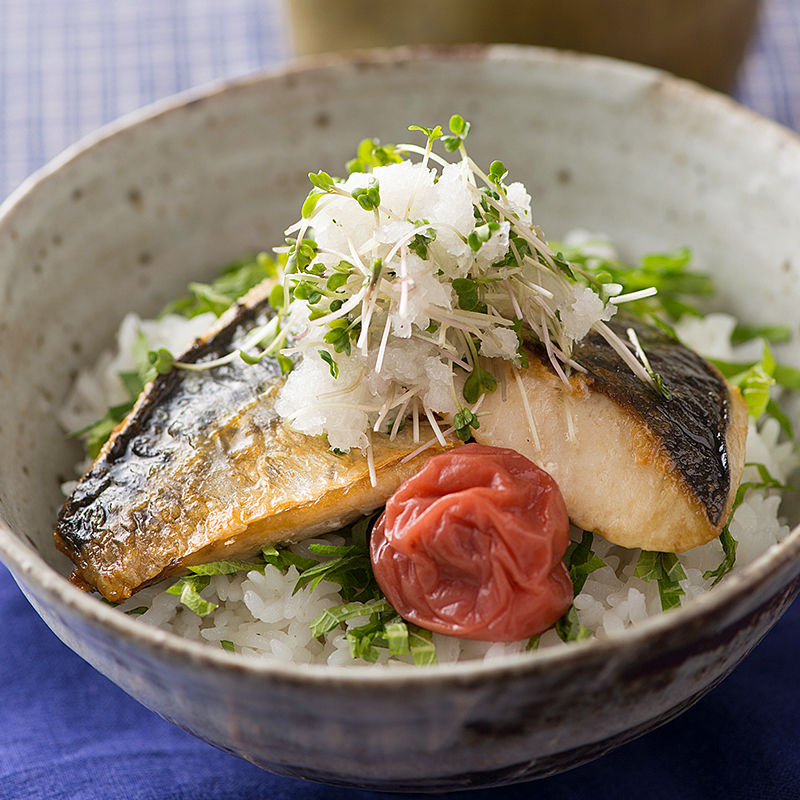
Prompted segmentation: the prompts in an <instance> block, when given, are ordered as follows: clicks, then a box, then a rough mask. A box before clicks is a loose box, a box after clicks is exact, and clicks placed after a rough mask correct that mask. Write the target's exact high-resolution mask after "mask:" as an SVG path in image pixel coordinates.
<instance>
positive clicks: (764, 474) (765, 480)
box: [703, 463, 792, 586]
mask: <svg viewBox="0 0 800 800" xmlns="http://www.w3.org/2000/svg"><path fill="white" fill-rule="evenodd" d="M746 466H748V467H755V468H756V470H758V475H759V478H760V480H757V481H742V483H740V484H739V488H738V489H737V490H736V497H735V498H734V500H733V506H732V507H731V513H730V516H729V517H728V521H727V523H726V524H725V527H724V528H723V529H722V533H721V534H720V535H719V541H720V544H721V545H722V552H723V557H722V561H721V562H720V564H719V566H718V567H717V568H716V569H710V570H706V572H704V573H703V577H704V578H705V579H706V580H708V579H709V578H714V581H713V583H712V584H711V585H712V586H716V585H717V584H718V583H719V582H720V581H721V580H722V579H723V578H724V577H725V576H726V575H727V574H728V573H729V572H730V571H731V570H732V569H733V566H734V564H735V563H736V540H735V539H734V538H733V536H731V533H730V524H731V520H732V519H733V515H734V513H735V512H736V509H737V508H739V506H740V505H741V504H742V503H743V502H744V498H745V495H746V494H747V492H748V491H749V490H750V489H777V490H778V491H786V490H789V489H791V488H792V487H791V486H786V485H785V484H783V483H781V482H780V481H778V480H776V479H775V478H773V477H772V475H770V473H769V470H768V469H767V467H766V466H765V465H764V464H757V463H748V464H747V465H746Z"/></svg>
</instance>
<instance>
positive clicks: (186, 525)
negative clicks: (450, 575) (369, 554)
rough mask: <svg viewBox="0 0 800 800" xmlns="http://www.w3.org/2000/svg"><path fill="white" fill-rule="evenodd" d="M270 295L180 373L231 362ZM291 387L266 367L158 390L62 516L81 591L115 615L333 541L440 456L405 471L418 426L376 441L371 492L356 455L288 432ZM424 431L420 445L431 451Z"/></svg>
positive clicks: (234, 312)
mask: <svg viewBox="0 0 800 800" xmlns="http://www.w3.org/2000/svg"><path fill="white" fill-rule="evenodd" d="M272 285H273V284H272V283H269V282H267V283H265V284H262V285H260V286H258V287H256V288H255V289H254V290H252V291H251V292H250V293H249V294H248V295H247V296H245V298H243V299H242V300H240V301H239V303H237V304H236V305H235V306H234V307H232V308H231V309H230V310H229V311H228V312H226V314H225V315H223V317H221V318H220V320H219V321H218V323H217V325H215V327H214V328H213V329H212V330H211V331H210V332H209V333H208V334H207V336H206V337H204V338H203V339H202V340H200V341H198V342H195V344H194V345H193V346H192V347H191V348H190V349H189V350H188V351H187V353H185V354H184V355H183V356H181V358H180V360H181V361H184V362H200V361H203V360H208V359H210V358H214V357H218V356H219V355H224V354H225V353H227V352H229V350H230V349H231V348H232V347H234V346H235V343H236V341H238V340H239V339H240V338H241V336H242V335H243V334H244V333H245V332H246V331H247V330H249V329H251V328H252V327H253V326H254V325H256V324H261V323H263V322H264V321H266V320H267V319H268V318H269V317H270V316H271V315H272V313H273V312H272V311H271V309H270V307H269V305H268V301H267V298H268V295H269V290H270V288H271V286H272ZM281 382H282V375H281V372H280V369H279V367H278V364H277V362H276V361H275V360H274V359H269V358H266V359H263V360H262V361H261V362H260V363H259V364H256V365H247V364H245V363H244V362H243V361H241V360H240V359H238V358H237V359H236V360H234V361H233V362H231V363H230V364H228V365H225V366H221V367H215V368H213V369H212V370H209V371H204V372H200V373H197V372H190V371H186V370H180V369H176V368H174V369H173V370H172V371H170V372H169V373H168V374H166V375H161V376H158V377H157V378H156V379H155V380H154V381H153V382H152V383H151V384H150V386H149V387H148V388H147V389H146V390H145V391H144V392H143V393H142V395H141V396H140V398H139V400H138V401H137V403H136V405H135V407H134V409H133V410H132V411H131V413H130V414H129V416H128V417H127V418H126V419H125V420H124V421H123V422H122V423H121V424H120V426H118V428H117V429H116V430H115V431H114V433H113V434H112V436H111V438H110V439H109V441H108V442H107V443H106V445H105V446H104V448H103V450H102V451H101V453H100V454H99V455H98V458H97V459H96V461H95V462H94V463H93V464H92V466H91V468H90V469H89V471H88V472H87V473H86V474H85V475H84V476H83V478H82V479H81V480H80V481H79V482H78V485H77V487H76V489H75V491H74V492H73V494H72V496H71V497H70V499H69V500H68V501H67V503H66V504H65V505H64V507H63V508H62V510H61V512H60V514H59V517H58V521H57V525H56V531H55V534H54V536H55V542H56V546H57V547H58V548H59V549H60V550H61V551H62V552H64V553H65V554H66V555H67V556H69V557H70V558H71V559H72V560H73V562H74V563H75V565H76V569H75V571H74V572H73V574H72V580H73V582H74V583H76V584H77V585H80V586H82V588H89V589H92V588H94V589H97V590H98V591H99V592H100V593H101V594H102V595H103V596H104V597H105V598H106V599H108V600H111V601H113V602H119V601H122V600H125V599H126V598H128V597H130V595H131V594H133V593H134V592H135V591H137V590H138V589H139V588H141V587H142V586H144V585H146V584H148V583H152V582H154V581H156V580H159V579H161V578H164V577H167V576H170V575H177V574H182V573H184V572H185V571H186V568H187V567H188V566H192V565H196V564H202V563H207V562H209V561H216V560H221V559H230V558H239V557H245V556H248V555H252V554H254V553H256V552H258V551H259V549H260V548H261V547H262V546H265V545H268V544H273V543H276V542H279V541H280V542H285V541H292V540H298V539H302V538H307V537H309V536H313V535H316V534H319V533H323V532H327V531H330V530H335V529H337V528H340V527H342V526H343V525H345V524H347V523H349V522H351V521H352V520H354V519H356V518H358V517H359V516H361V515H363V514H366V513H368V512H370V511H372V510H374V509H375V508H378V507H379V506H381V505H383V503H384V502H385V501H386V498H387V497H388V496H389V495H391V494H392V493H393V492H394V491H395V489H396V488H397V487H398V486H399V485H400V484H401V483H402V482H403V481H404V480H406V478H408V477H410V476H411V475H413V474H414V473H416V472H417V471H418V470H419V468H420V466H421V465H422V463H423V462H424V460H425V459H426V458H427V457H428V456H429V455H431V454H432V453H436V452H441V450H442V449H443V448H441V447H440V446H438V445H434V446H432V447H431V448H430V449H429V450H427V451H425V452H424V453H422V454H420V455H417V456H415V457H414V458H412V459H407V457H408V456H409V455H410V454H411V453H412V452H413V451H415V450H417V449H419V445H418V444H417V443H415V442H414V441H413V440H412V433H411V431H410V430H409V429H410V427H411V426H408V427H407V428H406V430H404V431H401V432H400V433H398V435H397V437H396V439H395V440H394V441H390V440H389V438H388V436H385V435H378V434H375V435H373V453H374V460H375V472H376V476H377V485H376V486H374V487H373V486H371V485H370V480H369V473H368V465H367V459H366V457H365V456H363V455H362V454H361V453H360V452H351V453H349V454H346V455H337V454H334V453H333V452H332V451H331V450H330V447H329V445H328V443H327V441H326V440H325V439H324V438H322V437H313V436H306V435H304V434H301V433H297V432H295V431H292V430H290V429H289V428H288V427H286V426H285V425H283V424H282V422H281V420H280V417H279V416H278V414H277V413H276V411H275V409H274V401H275V396H276V394H277V392H278V389H279V387H280V385H281ZM420 428H421V431H420V434H421V441H423V442H424V441H426V440H427V439H428V438H433V433H432V432H431V431H430V429H429V428H428V427H427V425H421V426H420Z"/></svg>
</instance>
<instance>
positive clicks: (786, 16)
mask: <svg viewBox="0 0 800 800" xmlns="http://www.w3.org/2000/svg"><path fill="white" fill-rule="evenodd" d="M283 12H284V6H283V3H282V2H281V0H224V2H220V0H0V198H2V197H5V196H6V195H7V194H8V193H9V192H10V191H11V190H12V189H13V188H14V187H15V186H16V185H17V184H19V183H20V182H21V181H22V179H23V178H25V176H26V175H28V174H29V173H31V172H32V171H33V170H34V169H36V168H37V167H39V166H41V165H42V164H43V163H44V162H45V161H47V160H48V159H49V158H51V157H52V156H54V155H55V154H56V153H58V152H59V151H60V150H62V149H63V148H64V147H66V146H67V145H68V144H70V143H72V142H73V141H75V140H76V139H78V138H80V137H81V136H82V135H83V134H85V133H87V132H89V131H91V130H92V129H94V128H97V127H98V126H99V125H101V124H103V123H105V122H108V121H110V120H111V119H114V118H115V117H118V116H120V115H121V114H123V113H125V112H127V111H131V110H133V109H135V108H138V107H139V106H142V105H145V104H147V103H150V102H152V101H154V100H157V99H159V98H161V97H164V96H166V95H169V94H173V93H174V92H177V91H180V90H183V89H187V88H189V87H190V86H195V85H198V84H201V83H204V82H206V81H209V80H212V79H215V78H225V77H233V76H237V75H243V74H246V73H248V72H252V71H255V70H258V69H261V68H264V67H270V66H275V65H278V64H280V63H281V62H283V61H285V60H286V59H287V58H288V57H289V56H290V55H291V53H290V45H289V44H288V38H289V37H288V25H287V23H286V20H285V18H284V13H283ZM735 94H736V95H737V97H738V98H739V99H740V100H742V102H744V103H745V104H747V105H749V106H751V107H752V108H754V109H755V110H757V111H759V112H761V113H762V114H765V115H766V116H768V117H772V118H774V119H776V120H778V121H779V122H781V123H783V124H784V125H788V126H790V127H794V128H795V129H800V3H798V2H797V0H765V6H764V13H763V15H762V21H761V27H760V30H759V32H758V35H757V36H756V38H755V40H754V42H753V46H752V48H751V51H750V53H749V56H748V58H747V60H746V62H745V64H744V67H743V69H742V73H741V77H740V80H739V85H738V87H737V90H736V92H735Z"/></svg>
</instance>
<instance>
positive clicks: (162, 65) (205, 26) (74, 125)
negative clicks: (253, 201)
mask: <svg viewBox="0 0 800 800" xmlns="http://www.w3.org/2000/svg"><path fill="white" fill-rule="evenodd" d="M282 11H283V5H282V3H281V2H280V0H223V2H220V0H0V198H2V197H4V196H5V195H6V194H8V192H10V191H11V190H12V189H13V188H14V187H15V186H16V185H17V184H19V183H20V182H21V181H22V179H23V178H25V176H26V175H28V174H29V173H30V172H32V171H33V170H34V169H36V168H37V167H39V166H41V165H42V164H43V163H45V162H46V161H47V160H48V159H50V158H51V157H52V156H54V155H55V154H56V153H58V152H59V151H60V150H62V149H63V148H64V147H66V146H67V145H68V144H70V143H72V142H74V141H75V140H76V139H78V138H80V137H81V136H82V135H83V134H85V133H88V132H89V131H91V130H93V129H94V128H97V127H98V126H100V125H101V124H103V123H105V122H108V121H110V120H112V119H114V118H116V117H118V116H120V115H121V114H124V113H125V112H127V111H132V110H133V109H135V108H138V107H140V106H143V105H146V104H147V103H150V102H152V101H154V100H157V99H159V98H161V97H165V96H167V95H170V94H173V93H175V92H178V91H181V90H183V89H188V88H189V87H191V86H196V85H198V84H202V83H204V82H207V81H210V80H212V79H215V78H225V77H233V76H237V75H243V74H246V73H248V72H252V71H254V70H257V69H260V68H263V67H269V66H274V65H276V64H279V63H281V62H282V61H284V60H286V58H287V57H288V54H289V53H288V47H287V44H286V41H287V37H286V29H287V26H286V25H285V24H284V21H283V14H282Z"/></svg>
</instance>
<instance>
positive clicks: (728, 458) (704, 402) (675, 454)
mask: <svg viewBox="0 0 800 800" xmlns="http://www.w3.org/2000/svg"><path fill="white" fill-rule="evenodd" d="M611 327H612V329H613V330H614V331H615V333H617V335H618V336H620V338H622V339H623V340H626V339H627V336H626V333H625V331H626V328H628V327H633V328H634V330H635V331H636V333H637V336H638V338H639V340H640V342H641V344H642V346H643V348H644V350H645V352H646V353H647V356H648V359H649V361H650V364H651V366H652V368H653V370H654V371H655V372H656V373H658V374H659V375H661V376H662V378H663V379H664V383H665V385H666V386H667V388H668V390H669V392H670V399H665V398H664V397H663V396H661V395H660V394H659V393H658V392H656V391H655V389H654V388H653V387H652V386H650V385H649V384H646V383H645V382H644V381H642V380H640V379H639V378H638V377H636V376H635V375H634V374H633V373H632V372H631V371H630V369H629V368H628V367H627V366H626V365H625V364H624V363H623V361H622V359H620V357H619V356H618V355H617V354H616V353H615V352H614V350H613V349H612V348H611V346H610V345H608V344H607V343H606V341H605V340H604V339H603V338H602V337H601V336H600V335H599V334H596V333H592V334H590V335H589V336H587V337H586V338H584V339H583V340H582V341H581V342H580V343H579V344H578V345H577V346H576V348H575V351H574V353H573V358H574V359H575V360H576V361H577V362H578V363H579V364H581V365H582V366H583V367H584V368H586V370H587V372H586V373H585V374H582V373H573V374H572V376H571V377H570V379H569V380H570V386H569V388H567V387H566V386H565V385H564V383H563V382H562V381H561V380H560V379H559V378H558V377H557V376H556V375H555V373H554V372H553V370H552V369H551V368H550V366H549V364H548V363H547V357H546V355H545V354H544V353H543V352H541V351H540V350H532V351H531V353H530V366H529V368H528V369H527V370H520V378H521V381H522V383H523V385H524V387H525V391H526V395H527V399H528V402H529V403H530V406H531V409H532V416H533V419H534V422H535V428H536V431H537V434H538V435H539V438H540V446H539V447H537V446H536V444H535V441H534V437H533V435H532V433H531V432H530V427H529V424H528V422H527V416H526V414H525V411H524V407H523V405H522V401H521V398H520V395H519V387H518V385H517V383H516V380H515V378H514V376H513V374H512V372H511V368H510V366H505V367H504V373H503V375H502V376H500V379H501V380H500V382H501V384H504V385H505V391H506V393H507V398H506V400H505V402H504V401H503V400H502V397H501V393H500V391H497V392H495V393H494V394H493V395H489V396H487V397H486V399H485V400H484V403H483V405H482V406H481V414H480V428H479V429H478V430H477V431H475V434H474V435H475V439H476V440H477V441H478V442H480V443H482V444H490V445H494V446H497V447H513V448H514V449H516V450H518V451H519V452H520V453H522V454H523V455H525V456H527V457H528V458H530V459H531V460H532V461H534V462H535V463H536V464H537V465H538V466H540V467H542V468H543V469H544V470H546V471H547V472H549V473H550V475H551V476H552V477H553V478H554V479H555V480H556V482H557V483H558V485H559V487H560V488H561V492H562V494H563V495H564V499H565V502H566V504H567V512H568V514H569V517H570V519H571V520H572V522H573V523H574V524H575V525H577V526H579V527H581V528H584V529H585V530H588V531H593V532H595V533H599V534H601V535H602V536H603V537H604V538H606V539H607V540H609V541H611V542H613V543H615V544H619V545H622V546H623V547H629V548H636V547H639V548H642V549H645V550H657V551H663V552H676V553H677V552H683V551H684V550H688V549H689V548H691V547H695V546H696V545H700V544H705V543H706V542H708V541H710V540H711V539H713V538H714V537H716V536H719V534H720V532H721V529H722V527H723V525H724V524H725V523H726V522H727V520H728V517H729V515H730V512H731V508H732V505H733V501H734V498H735V495H736V488H737V487H738V485H739V481H740V480H741V475H742V470H743V468H744V451H745V438H746V435H747V407H746V404H745V403H744V400H743V399H742V397H741V395H740V393H739V390H738V389H736V388H733V387H730V386H728V384H727V382H726V381H725V379H724V378H723V377H722V375H720V373H719V372H718V371H717V370H716V368H715V367H713V366H712V365H711V364H709V363H708V362H707V361H705V360H704V359H703V358H701V357H700V356H699V355H697V354H696V353H694V352H693V351H691V350H689V349H688V348H686V347H683V346H682V345H680V344H679V343H678V342H676V341H675V340H673V339H672V338H671V337H669V336H667V335H666V334H664V333H662V332H661V331H658V330H657V329H655V328H652V327H650V326H648V325H644V324H643V323H641V322H638V321H634V320H630V319H624V318H621V319H620V320H618V321H615V322H614V323H612V325H611ZM568 414H569V415H570V416H571V422H572V431H573V436H572V437H571V435H570V425H569V422H568V419H569V418H568Z"/></svg>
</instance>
